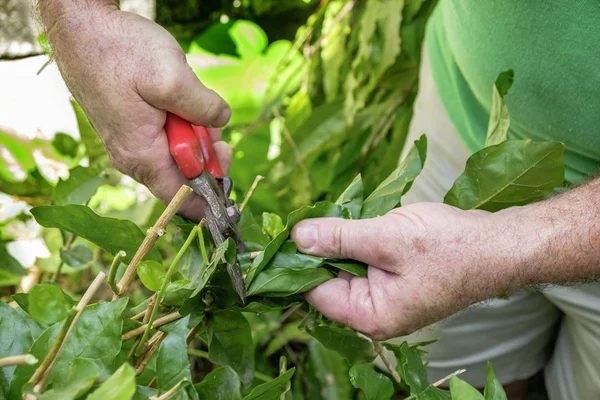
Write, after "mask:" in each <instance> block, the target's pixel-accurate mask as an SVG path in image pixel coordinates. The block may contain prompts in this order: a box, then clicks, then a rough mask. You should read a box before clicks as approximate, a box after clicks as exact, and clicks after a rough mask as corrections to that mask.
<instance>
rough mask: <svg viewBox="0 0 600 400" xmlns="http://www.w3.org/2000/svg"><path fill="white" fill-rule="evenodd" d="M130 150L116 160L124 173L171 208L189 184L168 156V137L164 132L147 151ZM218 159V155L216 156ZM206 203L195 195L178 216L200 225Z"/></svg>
mask: <svg viewBox="0 0 600 400" xmlns="http://www.w3.org/2000/svg"><path fill="white" fill-rule="evenodd" d="M129 148H130V149H135V150H131V151H130V152H128V153H126V154H120V155H119V156H117V158H116V159H115V158H114V157H113V159H114V161H113V162H115V163H116V164H115V165H117V166H120V167H121V168H119V170H121V172H123V173H126V174H128V175H131V176H132V177H133V178H135V179H136V180H137V181H138V182H141V183H143V184H144V185H146V186H147V187H148V189H150V191H151V192H152V194H154V196H156V197H157V198H158V199H159V200H161V201H162V202H163V203H165V204H168V203H169V202H170V201H171V200H172V199H173V197H174V196H175V194H176V193H177V191H178V190H179V189H180V188H181V186H182V185H189V182H188V180H187V179H185V177H184V176H183V174H182V173H181V171H180V170H179V167H178V166H177V164H176V163H175V161H174V160H173V157H172V156H171V153H170V152H169V146H168V143H167V135H166V134H165V132H164V130H163V131H162V132H160V133H159V134H158V135H157V138H156V140H155V141H154V143H153V146H152V147H151V148H150V149H148V150H140V147H136V146H133V147H131V146H130V147H129ZM217 157H218V155H217ZM122 159H125V160H135V164H134V165H131V164H130V163H125V165H123V163H122V162H118V160H122ZM204 206H205V202H204V200H203V199H202V198H201V197H200V196H198V195H196V194H195V193H192V194H191V195H190V196H189V197H188V199H187V200H186V201H185V202H184V203H183V204H182V206H181V208H180V209H179V212H178V213H179V214H181V215H183V216H184V217H186V218H188V219H191V220H194V221H199V220H200V219H202V216H203V214H204Z"/></svg>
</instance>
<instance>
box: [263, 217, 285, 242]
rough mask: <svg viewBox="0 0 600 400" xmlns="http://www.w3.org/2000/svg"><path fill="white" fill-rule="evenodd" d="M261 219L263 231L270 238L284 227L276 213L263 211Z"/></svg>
mask: <svg viewBox="0 0 600 400" xmlns="http://www.w3.org/2000/svg"><path fill="white" fill-rule="evenodd" d="M262 220H263V224H262V229H263V232H265V233H266V234H267V235H269V236H270V237H271V238H272V239H273V238H275V236H277V235H279V233H281V232H282V231H283V230H284V229H285V227H284V226H283V221H282V220H281V217H280V216H279V215H277V214H273V213H268V212H264V213H263V215H262Z"/></svg>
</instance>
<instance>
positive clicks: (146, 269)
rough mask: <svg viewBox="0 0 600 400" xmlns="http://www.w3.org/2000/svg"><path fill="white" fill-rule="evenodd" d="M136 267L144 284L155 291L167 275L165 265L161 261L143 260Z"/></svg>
mask: <svg viewBox="0 0 600 400" xmlns="http://www.w3.org/2000/svg"><path fill="white" fill-rule="evenodd" d="M136 269H137V274H138V276H139V277H140V280H141V281H142V283H143V284H144V286H145V287H146V288H147V289H148V290H151V291H153V292H156V291H157V290H158V289H160V286H161V284H162V281H163V280H164V279H165V276H166V275H167V271H165V267H163V265H162V264H161V263H159V262H156V261H152V260H146V261H142V262H141V263H139V264H138V265H137V268H136Z"/></svg>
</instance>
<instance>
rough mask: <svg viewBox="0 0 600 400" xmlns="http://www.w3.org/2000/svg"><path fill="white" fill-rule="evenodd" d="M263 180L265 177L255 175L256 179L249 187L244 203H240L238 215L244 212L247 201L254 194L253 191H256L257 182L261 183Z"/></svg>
mask: <svg viewBox="0 0 600 400" xmlns="http://www.w3.org/2000/svg"><path fill="white" fill-rule="evenodd" d="M263 179H265V177H264V176H262V175H256V178H254V182H252V186H250V190H248V193H247V194H246V198H245V199H244V201H243V202H242V205H241V206H240V214H241V213H242V212H243V211H244V208H246V205H247V204H248V201H249V200H250V198H251V197H252V195H253V194H254V191H255V190H256V187H257V186H258V182H260V181H262V180H263Z"/></svg>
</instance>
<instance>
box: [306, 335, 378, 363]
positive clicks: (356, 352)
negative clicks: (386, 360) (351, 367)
mask: <svg viewBox="0 0 600 400" xmlns="http://www.w3.org/2000/svg"><path fill="white" fill-rule="evenodd" d="M308 333H310V335H311V336H312V337H314V338H315V339H317V340H318V341H319V342H320V343H321V344H322V345H323V346H325V347H326V348H328V349H329V350H333V351H335V352H337V353H338V354H339V355H340V356H342V357H343V358H345V359H346V360H348V362H349V363H350V364H358V363H364V362H371V361H373V359H374V358H375V353H374V351H373V345H372V344H371V342H370V341H369V340H367V339H365V338H363V337H360V336H359V335H358V333H356V332H355V331H352V330H349V329H344V328H338V327H335V326H326V325H320V326H317V327H315V328H313V329H310V330H308Z"/></svg>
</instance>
